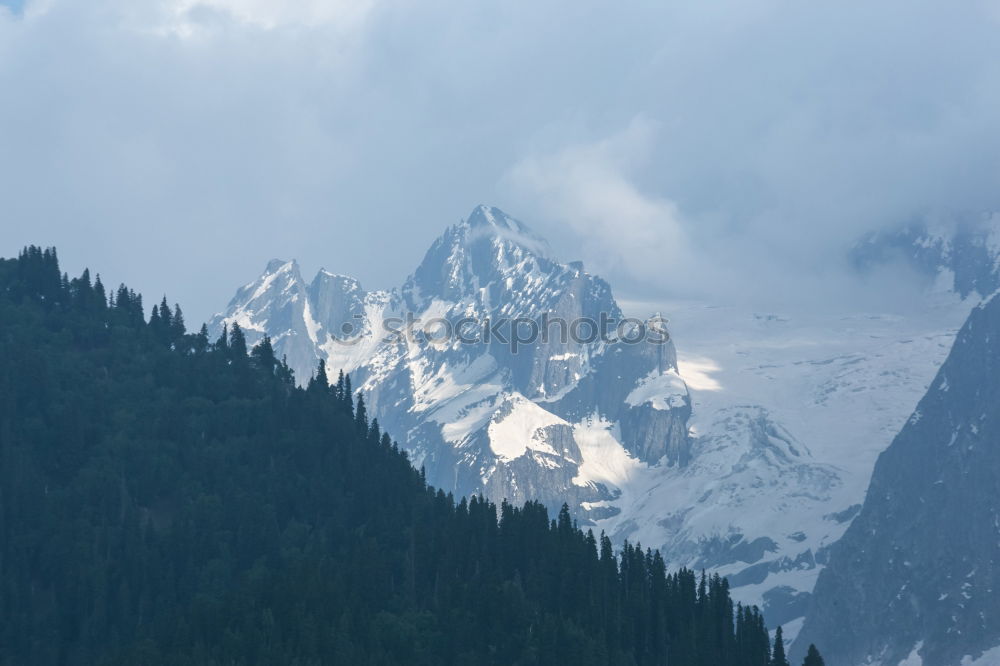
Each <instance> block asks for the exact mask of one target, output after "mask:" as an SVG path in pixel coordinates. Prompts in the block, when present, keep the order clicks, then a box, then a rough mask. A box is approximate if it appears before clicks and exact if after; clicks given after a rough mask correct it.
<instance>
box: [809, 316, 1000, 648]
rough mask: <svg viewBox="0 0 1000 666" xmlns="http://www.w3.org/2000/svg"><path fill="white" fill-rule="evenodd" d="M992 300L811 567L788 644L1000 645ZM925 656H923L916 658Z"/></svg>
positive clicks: (999, 447)
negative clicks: (799, 623) (820, 560)
mask: <svg viewBox="0 0 1000 666" xmlns="http://www.w3.org/2000/svg"><path fill="white" fill-rule="evenodd" d="M998 542H1000V300H998V299H997V298H996V297H994V298H993V299H991V300H990V301H988V302H987V303H986V304H985V305H982V306H979V307H978V308H976V309H975V310H973V312H972V314H971V315H970V317H969V319H968V321H967V322H966V324H965V326H964V327H963V328H962V330H961V331H960V332H959V334H958V337H957V338H956V341H955V344H954V347H953V348H952V351H951V353H950V354H949V356H948V358H947V360H946V361H945V363H944V365H943V366H942V367H941V369H940V371H939V373H938V375H937V377H936V378H935V379H934V382H933V383H932V384H931V386H930V389H929V390H928V392H927V394H926V395H925V397H924V398H923V399H922V400H921V401H920V403H919V404H918V406H917V409H916V411H915V412H914V413H913V416H912V417H911V418H910V419H909V421H908V422H907V423H906V425H905V426H904V427H903V429H902V431H901V432H900V433H899V434H898V435H897V437H896V438H895V440H894V441H893V443H892V444H891V446H890V447H889V448H888V449H887V450H886V451H885V452H884V453H882V455H881V456H880V457H879V459H878V463H877V464H876V466H875V472H874V474H873V477H872V480H871V485H870V487H869V489H868V494H867V497H866V499H865V502H864V505H863V507H862V509H861V512H860V514H859V515H858V516H857V518H856V519H855V520H854V522H853V523H852V524H851V526H850V527H849V528H848V530H847V532H846V533H845V535H844V537H843V538H842V539H841V540H840V541H838V542H837V543H836V544H834V545H833V546H832V547H831V549H830V553H829V563H828V565H827V567H826V569H825V570H824V571H823V572H822V573H821V574H820V577H819V580H818V582H817V585H816V589H815V592H814V594H813V599H812V603H811V605H810V607H809V611H808V614H807V616H806V623H805V625H804V627H803V630H802V634H801V636H800V639H799V640H797V641H796V642H795V648H796V652H799V653H801V652H803V648H804V646H806V645H808V644H809V643H810V642H814V643H816V645H817V646H818V647H819V648H820V650H821V652H822V653H823V656H824V658H825V659H826V663H827V664H829V665H830V666H855V665H856V664H866V663H872V664H882V665H884V666H889V665H893V666H895V665H896V664H899V663H900V662H901V661H903V660H907V661H906V663H907V664H910V663H915V664H919V663H922V664H924V665H925V666H952V665H958V664H960V663H962V660H963V658H964V657H966V656H971V657H972V658H976V657H978V656H980V655H981V654H982V653H983V652H984V651H987V650H989V649H990V648H993V647H994V646H996V645H998V644H1000V603H997V597H996V592H997V590H1000V550H998V545H997V544H998ZM921 660H922V661H921Z"/></svg>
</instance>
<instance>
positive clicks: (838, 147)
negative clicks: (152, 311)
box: [0, 0, 1000, 320]
mask: <svg viewBox="0 0 1000 666" xmlns="http://www.w3.org/2000/svg"><path fill="white" fill-rule="evenodd" d="M0 90H2V91H3V92H2V96H0V254H2V255H12V254H14V253H16V251H17V250H18V248H20V247H21V246H22V245H24V244H26V243H37V244H45V245H50V244H55V245H57V246H58V247H59V250H60V254H61V257H62V259H63V263H64V266H65V267H66V268H68V269H70V270H71V271H72V272H78V271H79V270H80V269H82V267H83V265H84V263H86V264H89V265H90V266H91V267H92V268H93V269H96V270H99V271H100V272H102V273H103V274H104V276H105V278H106V281H108V282H113V283H116V284H117V282H120V281H126V282H128V283H129V284H130V285H132V286H134V287H136V288H138V289H141V290H142V291H143V292H144V293H146V294H147V295H148V296H152V297H154V298H158V297H159V296H160V295H162V294H163V292H167V294H168V296H169V297H170V298H171V300H177V301H180V302H181V303H182V305H183V306H185V309H186V311H187V313H188V318H189V320H201V319H205V318H206V317H208V316H209V315H210V314H211V313H212V312H214V311H216V310H218V309H221V308H222V307H223V306H224V305H225V304H226V302H227V301H228V299H229V297H230V296H231V295H232V293H233V291H234V290H235V288H236V287H237V286H238V285H239V284H242V283H244V282H246V281H249V280H250V279H252V278H254V277H255V276H256V275H257V274H258V273H259V272H260V271H261V270H262V269H263V267H264V265H265V263H266V262H267V260H268V259H270V258H272V257H282V258H290V257H297V258H298V259H299V261H300V263H301V264H302V265H303V268H304V270H305V272H306V274H307V275H306V277H307V279H308V278H310V277H311V274H312V272H313V271H315V270H316V269H318V268H319V267H321V266H323V267H326V268H327V269H330V270H333V271H337V272H343V273H348V274H352V275H355V276H357V277H359V278H360V279H361V280H362V282H363V284H364V285H365V286H366V287H370V288H379V287H387V286H392V285H395V284H398V283H399V282H401V281H402V279H403V278H404V277H405V275H406V274H408V273H409V272H410V271H411V270H412V268H413V267H414V266H415V265H416V263H417V262H418V261H419V259H420V257H421V256H422V254H423V252H424V250H425V249H426V247H427V246H428V245H429V243H430V242H431V241H432V239H433V238H434V237H435V236H437V235H438V234H439V233H440V232H441V230H442V229H443V228H444V227H445V226H446V225H448V224H451V223H453V222H456V221H458V220H459V219H460V218H461V217H463V216H465V215H466V214H467V213H468V212H469V210H470V209H471V208H472V207H473V206H474V205H475V204H478V203H488V204H493V205H497V206H499V207H501V208H503V209H505V210H506V211H507V212H508V213H510V214H512V215H514V216H515V217H519V218H521V219H522V220H524V221H525V222H527V223H528V224H529V225H531V226H533V227H535V229H536V230H537V231H539V232H540V233H542V234H543V235H546V236H547V237H548V238H549V240H550V242H551V244H552V245H553V247H554V248H556V251H557V253H558V254H559V255H560V256H561V257H562V258H564V259H567V260H569V259H576V258H582V259H583V260H584V261H585V262H586V263H587V264H588V265H589V267H590V268H591V269H593V270H595V271H597V272H599V273H601V274H603V275H604V276H605V277H608V278H609V279H611V280H612V282H613V284H615V285H616V287H617V291H618V292H619V295H625V296H628V297H631V298H650V299H656V298H660V297H663V296H667V295H673V296H677V295H691V296H707V297H712V298H721V297H724V296H725V295H727V294H728V295H733V294H742V295H743V296H744V297H748V298H764V297H765V295H766V294H769V293H774V292H775V290H776V289H778V288H779V286H780V285H787V284H794V285H796V286H799V287H803V289H802V290H801V291H808V290H809V289H812V288H814V287H815V285H819V284H823V282H824V281H829V279H830V278H831V276H832V275H835V274H836V271H837V268H838V262H839V261H840V257H842V252H843V248H844V247H845V246H846V245H847V244H848V243H849V242H850V241H851V240H852V239H854V238H855V237H856V236H857V235H858V234H859V233H861V232H862V231H863V230H866V229H871V228H876V227H879V226H883V225H888V224H897V223H899V222H900V221H903V220H907V219H910V218H912V217H913V216H917V215H921V214H924V213H925V212H927V211H939V210H963V211H968V210H980V209H996V208H1000V0H981V1H976V0H968V1H963V2H955V1H954V0H947V1H945V0H942V1H935V2H926V1H921V0H886V1H882V2H872V1H871V0H864V1H860V0H844V1H842V2H826V3H817V2H801V1H797V0H790V1H772V0H760V1H756V2H747V1H746V0H716V1H714V2H691V1H690V0H685V1H678V2H673V1H664V0H661V1H658V2H650V3H634V4H630V3H613V2H587V1H579V0H577V1H575V2H557V1H552V2H517V1H512V0H506V1H504V2H490V1H481V0H476V1H474V2H442V1H440V0H412V1H410V0H353V1H349V0H333V1H326V2H325V1H321V0H301V1H299V2H275V1H274V0H205V1H202V2H199V1H197V0H162V1H159V2H158V1H150V2H142V1H140V0H88V1H86V2H81V1H80V0H27V2H23V1H22V0H0Z"/></svg>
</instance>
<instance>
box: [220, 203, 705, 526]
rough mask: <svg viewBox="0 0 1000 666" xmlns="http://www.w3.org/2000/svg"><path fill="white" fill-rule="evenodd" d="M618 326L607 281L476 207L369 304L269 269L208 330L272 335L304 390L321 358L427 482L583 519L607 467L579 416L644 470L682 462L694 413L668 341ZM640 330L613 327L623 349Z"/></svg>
mask: <svg viewBox="0 0 1000 666" xmlns="http://www.w3.org/2000/svg"><path fill="white" fill-rule="evenodd" d="M621 321H622V313H621V310H620V309H619V307H618V305H617V303H616V302H615V299H614V297H613V296H612V293H611V289H610V287H609V286H608V284H607V283H606V282H605V281H604V280H602V279H600V278H598V277H596V276H593V275H591V274H589V273H587V272H585V271H584V269H583V266H582V265H581V264H579V263H573V264H562V263H560V262H558V261H556V260H554V259H552V258H551V256H550V253H549V250H548V248H547V245H546V243H545V241H543V240H542V239H540V238H539V237H537V236H536V235H535V234H533V233H532V232H531V230H530V229H528V228H527V227H526V226H525V225H524V224H522V223H521V222H519V221H517V220H514V219H513V218H511V217H509V216H507V215H506V214H504V213H503V212H502V211H500V210H498V209H496V208H487V207H484V206H480V207H477V208H476V209H475V210H474V211H473V212H472V214H471V215H470V216H469V218H468V220H466V221H464V222H462V223H461V224H458V225H455V226H453V227H450V228H449V229H447V230H446V231H445V233H444V234H443V235H442V236H441V237H440V238H438V239H437V240H436V241H435V242H434V243H433V244H432V246H431V248H430V249H429V250H428V252H427V254H426V256H425V257H424V259H423V261H422V262H421V264H420V266H419V267H418V268H417V269H416V271H414V273H413V275H412V276H411V277H410V278H409V279H408V280H407V281H406V282H405V283H404V284H403V286H402V287H400V288H399V289H394V290H390V291H380V292H368V293H366V292H365V291H364V290H363V289H362V288H361V286H360V285H359V284H358V283H357V281H355V280H353V279H351V278H347V277H344V276H337V275H334V274H331V273H327V272H326V271H320V273H319V274H318V275H317V276H316V278H315V279H314V280H313V282H312V283H311V284H310V285H308V287H307V286H305V283H304V282H303V281H302V278H301V276H300V275H299V272H298V266H297V265H296V264H295V263H294V262H280V261H274V262H271V263H270V264H269V265H268V268H267V271H265V273H264V275H262V276H261V277H260V278H259V279H258V280H257V281H255V282H253V283H250V284H248V285H246V286H245V287H243V288H242V289H240V290H239V291H238V292H237V294H236V296H235V297H234V298H233V300H232V301H231V302H230V304H229V307H228V309H227V310H226V312H225V313H222V314H220V315H218V316H217V317H216V318H215V319H214V320H213V322H212V327H213V328H214V329H216V330H219V329H221V327H222V325H223V324H227V323H233V322H236V323H239V324H240V326H241V327H243V329H244V330H245V331H246V333H247V338H248V341H249V342H250V343H251V344H252V343H254V342H256V341H257V340H258V339H259V338H260V337H261V336H263V335H264V334H268V335H270V336H271V337H272V340H273V343H274V345H275V349H276V351H277V353H278V354H285V355H287V359H288V363H289V364H290V365H291V366H292V368H293V369H294V370H295V372H296V376H297V377H298V378H299V380H300V381H303V380H304V379H305V378H308V377H309V375H310V373H311V372H312V371H313V370H314V368H315V367H316V364H317V362H318V360H319V359H324V360H326V362H327V367H328V370H329V372H331V373H334V374H335V373H336V372H337V371H338V370H339V369H343V370H345V371H347V372H350V373H351V374H352V378H353V380H354V387H355V389H357V390H358V391H360V392H362V393H363V394H364V396H365V400H366V402H367V403H368V408H369V411H370V413H371V414H372V415H374V416H375V417H377V418H378V419H379V422H380V424H381V425H382V426H383V427H384V428H385V429H386V430H387V431H388V432H390V433H391V434H392V435H393V436H395V437H396V438H397V439H399V441H400V443H401V444H402V445H403V446H405V447H406V448H407V450H408V451H409V452H410V454H411V457H412V459H413V461H414V464H415V465H418V466H423V467H424V468H425V470H426V473H427V478H428V480H429V481H430V482H431V483H432V484H434V485H436V486H438V487H441V488H444V489H446V490H450V491H452V492H455V493H456V494H458V495H468V494H471V493H476V494H480V495H484V496H486V497H489V498H490V499H493V500H495V501H497V502H499V501H500V500H502V499H507V500H509V501H513V502H523V501H525V500H527V499H537V500H541V501H543V502H545V503H547V504H548V505H549V506H551V507H558V506H559V505H561V504H562V503H563V502H568V503H570V505H571V506H572V507H573V509H574V511H575V513H576V514H577V516H578V517H579V518H580V519H581V520H583V521H588V520H590V519H594V518H597V517H600V516H603V515H607V513H608V509H607V508H606V507H597V506H593V505H594V504H595V503H600V502H602V501H605V500H609V499H612V498H614V497H615V496H616V495H617V493H618V492H619V489H618V488H616V487H614V484H613V483H611V482H609V481H608V478H609V475H607V474H603V473H602V469H601V466H602V464H603V463H602V456H600V455H599V456H597V458H596V459H590V460H588V451H589V452H590V454H589V455H590V456H591V458H593V457H594V455H593V454H594V452H593V449H592V448H590V449H587V448H586V447H581V446H580V445H579V443H578V442H577V437H578V436H583V435H581V434H580V433H581V430H580V428H581V423H582V422H583V421H584V420H587V421H588V423H591V424H593V423H598V424H600V425H599V426H597V427H598V428H599V429H601V430H602V431H603V432H604V433H605V434H606V435H607V438H608V439H607V440H606V441H608V442H611V444H610V445H611V446H614V447H618V448H619V449H621V451H622V453H623V454H626V455H627V453H626V452H629V453H631V454H632V456H633V457H634V458H635V459H637V460H639V461H642V462H645V463H649V464H655V463H658V462H660V461H661V460H662V461H663V462H664V464H668V465H676V466H683V465H685V464H686V463H687V462H688V460H689V458H690V442H689V437H688V433H687V420H688V418H689V416H690V413H691V402H690V398H689V396H688V393H687V387H686V386H685V384H684V382H683V381H682V380H681V379H680V377H679V376H678V374H677V359H676V353H675V351H674V348H673V344H672V342H670V341H669V340H668V339H665V337H664V336H662V335H656V334H651V335H646V336H645V337H643V338H642V340H643V341H642V342H638V343H629V342H625V341H621V340H617V339H616V338H615V334H616V333H617V332H618V329H617V325H618V323H619V322H621ZM602 323H603V326H602ZM643 325H644V324H643ZM637 326H642V325H640V324H633V325H631V327H629V328H627V329H626V328H622V329H621V331H622V332H623V334H627V335H629V336H630V337H629V338H628V339H629V340H633V339H635V338H637V337H640V336H638V335H634V334H635V333H637V332H642V330H643V329H641V328H637ZM449 332H450V334H449ZM602 333H604V334H605V335H604V336H602V335H601V334H602ZM528 338H531V340H530V341H528V342H525V340H527V339H528ZM332 379H335V377H332ZM591 431H592V428H591V429H588V430H587V433H588V435H592V432H591Z"/></svg>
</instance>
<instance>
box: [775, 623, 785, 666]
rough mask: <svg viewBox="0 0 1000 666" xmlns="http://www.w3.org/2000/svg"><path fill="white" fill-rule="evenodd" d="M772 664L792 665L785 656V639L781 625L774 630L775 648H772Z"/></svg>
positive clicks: (776, 665) (778, 665)
mask: <svg viewBox="0 0 1000 666" xmlns="http://www.w3.org/2000/svg"><path fill="white" fill-rule="evenodd" d="M771 666H790V665H789V663H788V658H787V657H786V656H785V640H784V638H783V637H782V635H781V626H780V625H779V626H778V628H777V629H775V630H774V649H773V650H771Z"/></svg>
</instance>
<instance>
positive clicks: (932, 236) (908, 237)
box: [852, 213, 1000, 298]
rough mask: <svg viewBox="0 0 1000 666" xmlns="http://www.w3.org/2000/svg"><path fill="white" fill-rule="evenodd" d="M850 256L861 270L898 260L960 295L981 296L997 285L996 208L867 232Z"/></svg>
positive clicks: (999, 232)
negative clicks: (893, 228) (894, 229)
mask: <svg viewBox="0 0 1000 666" xmlns="http://www.w3.org/2000/svg"><path fill="white" fill-rule="evenodd" d="M852 259H853V260H854V263H855V265H856V266H857V267H859V268H861V269H863V270H867V269H870V268H872V267H874V266H876V265H878V264H883V263H885V262H887V261H892V260H899V259H901V260H903V261H905V262H906V263H908V264H909V265H910V266H912V267H913V268H915V269H917V270H918V271H920V272H921V273H923V274H925V275H927V276H928V277H930V278H932V279H939V280H941V281H942V282H943V284H942V285H941V286H942V287H944V288H946V289H950V290H953V291H955V292H956V293H958V294H960V295H961V296H962V298H965V297H967V296H969V295H971V294H973V293H975V294H978V295H979V296H980V297H986V296H989V295H990V294H992V293H993V292H995V291H996V290H997V289H1000V213H987V214H983V215H978V216H975V217H968V216H966V217H958V218H953V219H948V220H945V221H937V222H934V223H919V224H912V225H908V226H906V227H903V228H902V229H899V230H896V231H893V232H880V233H874V234H870V235H869V236H867V237H865V238H864V239H862V240H861V242H859V243H858V244H857V245H856V246H855V247H854V248H853V251H852Z"/></svg>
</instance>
